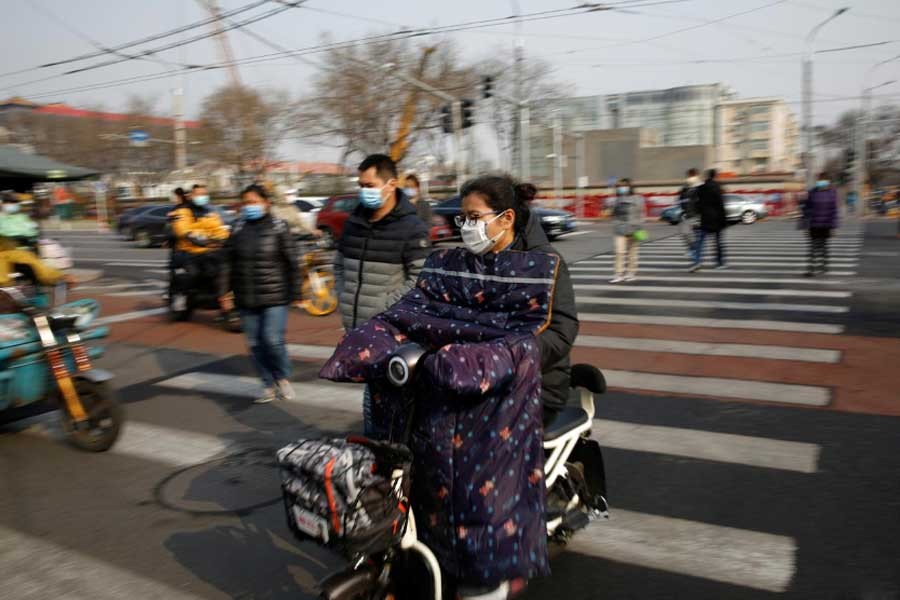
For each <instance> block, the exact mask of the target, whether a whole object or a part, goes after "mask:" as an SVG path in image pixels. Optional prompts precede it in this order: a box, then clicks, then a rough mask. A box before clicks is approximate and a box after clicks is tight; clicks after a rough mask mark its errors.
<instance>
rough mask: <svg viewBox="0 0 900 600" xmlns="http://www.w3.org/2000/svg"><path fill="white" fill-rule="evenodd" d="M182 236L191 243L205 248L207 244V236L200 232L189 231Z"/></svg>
mask: <svg viewBox="0 0 900 600" xmlns="http://www.w3.org/2000/svg"><path fill="white" fill-rule="evenodd" d="M184 237H185V239H187V241H189V242H190V243H192V244H193V245H195V246H200V247H201V248H205V247H206V246H208V245H209V238H207V237H206V236H205V235H203V234H202V233H189V234H187V235H186V236H184Z"/></svg>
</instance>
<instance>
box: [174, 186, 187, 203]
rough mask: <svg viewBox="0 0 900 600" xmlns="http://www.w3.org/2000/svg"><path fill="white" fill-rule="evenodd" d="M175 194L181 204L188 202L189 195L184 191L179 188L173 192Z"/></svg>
mask: <svg viewBox="0 0 900 600" xmlns="http://www.w3.org/2000/svg"><path fill="white" fill-rule="evenodd" d="M172 193H173V194H175V196H176V197H177V198H178V201H179V202H187V194H186V193H185V191H184V189H182V188H180V187H177V188H175V189H174V190H173V191H172Z"/></svg>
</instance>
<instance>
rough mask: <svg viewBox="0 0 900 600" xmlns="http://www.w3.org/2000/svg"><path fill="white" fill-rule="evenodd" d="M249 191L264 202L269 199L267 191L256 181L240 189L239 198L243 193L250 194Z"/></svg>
mask: <svg viewBox="0 0 900 600" xmlns="http://www.w3.org/2000/svg"><path fill="white" fill-rule="evenodd" d="M251 193H253V194H256V195H257V196H259V197H260V198H262V199H263V200H265V201H266V202H268V201H269V192H267V191H266V188H264V187H263V186H261V185H259V184H258V183H253V184H251V185H248V186H247V187H245V188H244V189H243V190H241V198H243V197H244V196H245V195H247V194H251Z"/></svg>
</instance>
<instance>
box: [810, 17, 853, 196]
mask: <svg viewBox="0 0 900 600" xmlns="http://www.w3.org/2000/svg"><path fill="white" fill-rule="evenodd" d="M848 10H849V9H848V8H846V7H844V8H839V9H837V10H836V11H834V13H833V14H832V15H831V16H830V17H828V18H827V19H825V20H824V21H822V22H821V23H819V24H818V25H816V26H815V27H813V28H812V29H811V30H810V32H809V34H808V35H807V36H806V48H805V52H804V55H803V94H802V96H803V98H802V100H803V169H804V171H805V172H806V173H805V175H806V189H810V188H812V184H813V181H814V179H813V177H814V175H813V155H812V136H813V132H812V128H813V114H812V87H813V42H814V41H815V38H816V35H817V34H818V33H819V31H820V30H821V29H822V28H823V27H824V26H825V25H827V24H828V23H830V22H831V21H832V20H834V19H836V18H838V17H839V16H841V15H842V14H844V13H845V12H847V11H848Z"/></svg>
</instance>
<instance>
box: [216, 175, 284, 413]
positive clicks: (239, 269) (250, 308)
mask: <svg viewBox="0 0 900 600" xmlns="http://www.w3.org/2000/svg"><path fill="white" fill-rule="evenodd" d="M271 208H272V206H271V203H270V202H269V195H268V192H266V190H265V189H264V188H263V187H262V186H259V185H251V186H249V187H247V188H246V189H244V191H243V192H241V217H242V218H241V220H240V221H238V223H237V225H235V228H234V231H233V232H232V234H231V237H229V238H228V241H227V242H226V243H225V249H224V256H225V260H224V263H225V268H224V269H223V273H224V280H225V281H226V282H228V287H225V288H224V289H230V290H232V292H233V293H234V303H235V307H236V308H237V309H238V310H239V311H240V314H241V325H242V326H243V329H244V335H245V336H246V338H247V345H248V346H249V347H250V355H251V356H252V358H253V364H254V365H255V367H256V372H257V373H258V374H259V378H260V379H261V380H262V385H263V390H262V394H261V395H260V396H259V397H258V398H257V399H256V403H257V404H265V403H267V402H271V401H272V400H275V399H276V398H280V399H282V400H293V399H294V397H295V395H294V389H293V387H291V382H290V376H291V361H290V358H289V357H288V354H287V348H286V347H285V341H284V337H285V330H286V328H287V318H288V307H289V306H290V305H291V304H293V303H298V304H299V302H300V298H301V296H300V267H299V265H298V264H297V248H296V246H295V244H294V236H293V235H292V234H291V229H290V227H289V226H288V225H287V223H285V222H284V221H282V220H280V219H277V218H275V217H273V216H272V214H271Z"/></svg>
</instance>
